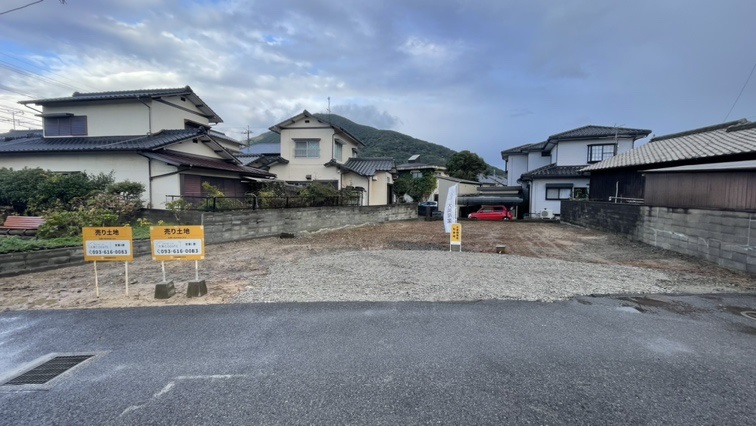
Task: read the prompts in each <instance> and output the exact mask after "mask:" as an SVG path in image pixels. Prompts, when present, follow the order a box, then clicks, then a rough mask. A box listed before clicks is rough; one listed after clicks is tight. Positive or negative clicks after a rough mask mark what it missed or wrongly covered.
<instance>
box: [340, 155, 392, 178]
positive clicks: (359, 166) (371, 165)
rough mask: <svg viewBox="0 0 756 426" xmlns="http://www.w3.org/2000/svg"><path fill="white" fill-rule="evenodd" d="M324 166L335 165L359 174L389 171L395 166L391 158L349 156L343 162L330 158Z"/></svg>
mask: <svg viewBox="0 0 756 426" xmlns="http://www.w3.org/2000/svg"><path fill="white" fill-rule="evenodd" d="M325 166H326V167H329V166H335V167H338V168H339V169H341V170H346V171H349V172H352V173H356V174H358V175H360V176H374V175H375V173H376V172H390V171H392V170H394V168H395V166H394V159H393V158H350V159H348V160H347V161H346V163H344V164H339V163H337V162H336V161H335V160H331V161H329V162H328V163H326V164H325Z"/></svg>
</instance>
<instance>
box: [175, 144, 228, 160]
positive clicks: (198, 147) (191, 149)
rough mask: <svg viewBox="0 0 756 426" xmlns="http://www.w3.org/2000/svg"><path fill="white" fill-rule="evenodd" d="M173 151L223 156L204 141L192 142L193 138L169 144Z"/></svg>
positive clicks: (205, 155) (206, 155) (204, 155)
mask: <svg viewBox="0 0 756 426" xmlns="http://www.w3.org/2000/svg"><path fill="white" fill-rule="evenodd" d="M168 149H170V150H171V151H179V152H185V153H187V154H194V155H201V156H203V157H209V158H223V157H221V156H220V155H218V154H217V153H216V152H215V151H214V150H213V148H212V147H209V146H208V145H207V144H205V143H202V141H198V142H192V141H191V140H187V141H183V142H179V143H176V144H173V145H170V146H168Z"/></svg>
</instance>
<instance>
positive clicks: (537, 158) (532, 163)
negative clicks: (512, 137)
mask: <svg viewBox="0 0 756 426" xmlns="http://www.w3.org/2000/svg"><path fill="white" fill-rule="evenodd" d="M549 164H551V157H549V156H546V157H544V156H542V155H541V151H537V152H529V153H528V171H531V170H535V169H538V168H540V167H543V166H548V165H549Z"/></svg>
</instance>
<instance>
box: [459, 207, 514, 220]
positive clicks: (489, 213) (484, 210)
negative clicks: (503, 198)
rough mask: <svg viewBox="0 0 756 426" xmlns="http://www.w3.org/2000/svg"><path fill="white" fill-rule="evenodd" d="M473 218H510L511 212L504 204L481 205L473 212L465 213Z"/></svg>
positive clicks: (469, 217)
mask: <svg viewBox="0 0 756 426" xmlns="http://www.w3.org/2000/svg"><path fill="white" fill-rule="evenodd" d="M467 218H468V219H473V220H476V219H477V220H512V219H513V217H512V212H511V211H509V209H508V208H506V207H505V206H483V207H481V208H480V210H478V211H477V212H475V213H470V214H469V215H467Z"/></svg>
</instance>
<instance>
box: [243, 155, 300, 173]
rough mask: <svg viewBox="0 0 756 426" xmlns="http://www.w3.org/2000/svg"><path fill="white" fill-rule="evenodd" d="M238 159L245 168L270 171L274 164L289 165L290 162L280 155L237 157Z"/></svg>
mask: <svg viewBox="0 0 756 426" xmlns="http://www.w3.org/2000/svg"><path fill="white" fill-rule="evenodd" d="M236 158H238V159H239V161H241V162H242V164H244V165H245V166H250V167H255V168H258V169H265V170H268V169H269V168H270V166H271V165H273V164H276V163H278V164H289V160H287V159H285V158H283V157H281V156H280V155H276V154H273V155H244V154H242V155H237V156H236Z"/></svg>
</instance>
